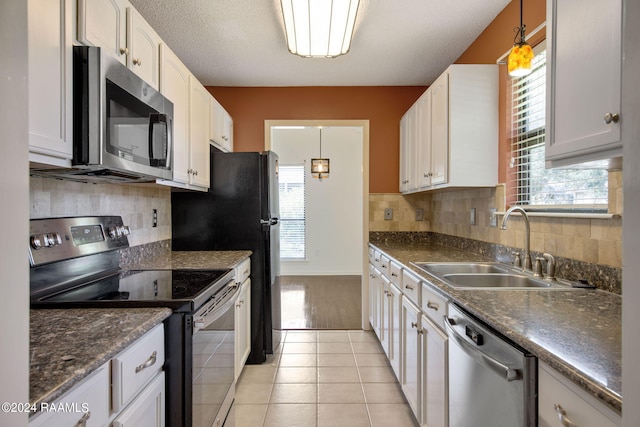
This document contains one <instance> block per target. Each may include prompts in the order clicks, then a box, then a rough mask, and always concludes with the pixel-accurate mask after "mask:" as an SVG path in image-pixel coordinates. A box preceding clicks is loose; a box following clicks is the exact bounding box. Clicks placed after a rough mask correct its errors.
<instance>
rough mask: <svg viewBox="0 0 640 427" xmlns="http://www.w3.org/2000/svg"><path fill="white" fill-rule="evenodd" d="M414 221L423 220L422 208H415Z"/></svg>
mask: <svg viewBox="0 0 640 427" xmlns="http://www.w3.org/2000/svg"><path fill="white" fill-rule="evenodd" d="M416 221H424V209H416Z"/></svg>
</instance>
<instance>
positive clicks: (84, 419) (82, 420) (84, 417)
mask: <svg viewBox="0 0 640 427" xmlns="http://www.w3.org/2000/svg"><path fill="white" fill-rule="evenodd" d="M89 418H91V411H87V412H85V413H84V415H82V418H80V419H79V420H78V422H77V423H76V425H75V426H74V427H86V425H87V421H89Z"/></svg>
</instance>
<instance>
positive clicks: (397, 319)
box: [387, 283, 402, 379]
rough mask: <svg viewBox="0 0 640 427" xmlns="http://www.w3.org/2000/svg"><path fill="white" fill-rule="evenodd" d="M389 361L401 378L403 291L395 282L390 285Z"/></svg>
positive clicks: (397, 375)
mask: <svg viewBox="0 0 640 427" xmlns="http://www.w3.org/2000/svg"><path fill="white" fill-rule="evenodd" d="M387 297H388V298H389V300H390V302H389V308H390V313H389V353H388V355H387V356H388V357H389V363H391V368H392V369H393V372H395V374H396V378H398V379H400V372H401V371H400V366H401V365H400V363H401V362H400V354H401V345H402V333H401V324H402V292H400V289H398V288H397V287H396V286H395V285H394V284H393V283H392V284H391V286H390V287H389V294H388V295H387Z"/></svg>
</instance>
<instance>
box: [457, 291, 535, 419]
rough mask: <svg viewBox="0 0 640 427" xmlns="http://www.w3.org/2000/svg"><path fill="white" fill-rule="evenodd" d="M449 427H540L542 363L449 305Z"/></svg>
mask: <svg viewBox="0 0 640 427" xmlns="http://www.w3.org/2000/svg"><path fill="white" fill-rule="evenodd" d="M445 326H446V329H447V334H448V335H449V427H470V426H473V427H536V425H537V412H538V411H537V384H536V377H537V359H536V357H535V356H533V355H531V354H527V352H525V351H524V350H522V349H520V348H518V347H516V346H515V345H514V344H511V343H509V342H507V341H506V340H505V339H504V338H502V337H501V336H499V335H498V333H497V332H495V331H493V330H492V329H491V328H489V327H488V326H487V325H485V324H483V323H481V322H480V321H478V320H477V319H475V318H473V317H472V316H471V315H469V314H467V313H466V312H464V311H462V310H461V309H460V308H459V307H458V306H456V305H453V304H449V315H448V317H446V318H445Z"/></svg>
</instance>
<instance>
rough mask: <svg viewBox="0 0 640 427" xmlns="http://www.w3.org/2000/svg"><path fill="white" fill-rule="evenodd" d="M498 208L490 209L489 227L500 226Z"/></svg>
mask: <svg viewBox="0 0 640 427" xmlns="http://www.w3.org/2000/svg"><path fill="white" fill-rule="evenodd" d="M496 211H497V210H496V208H491V209H489V227H497V226H498V215H496Z"/></svg>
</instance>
